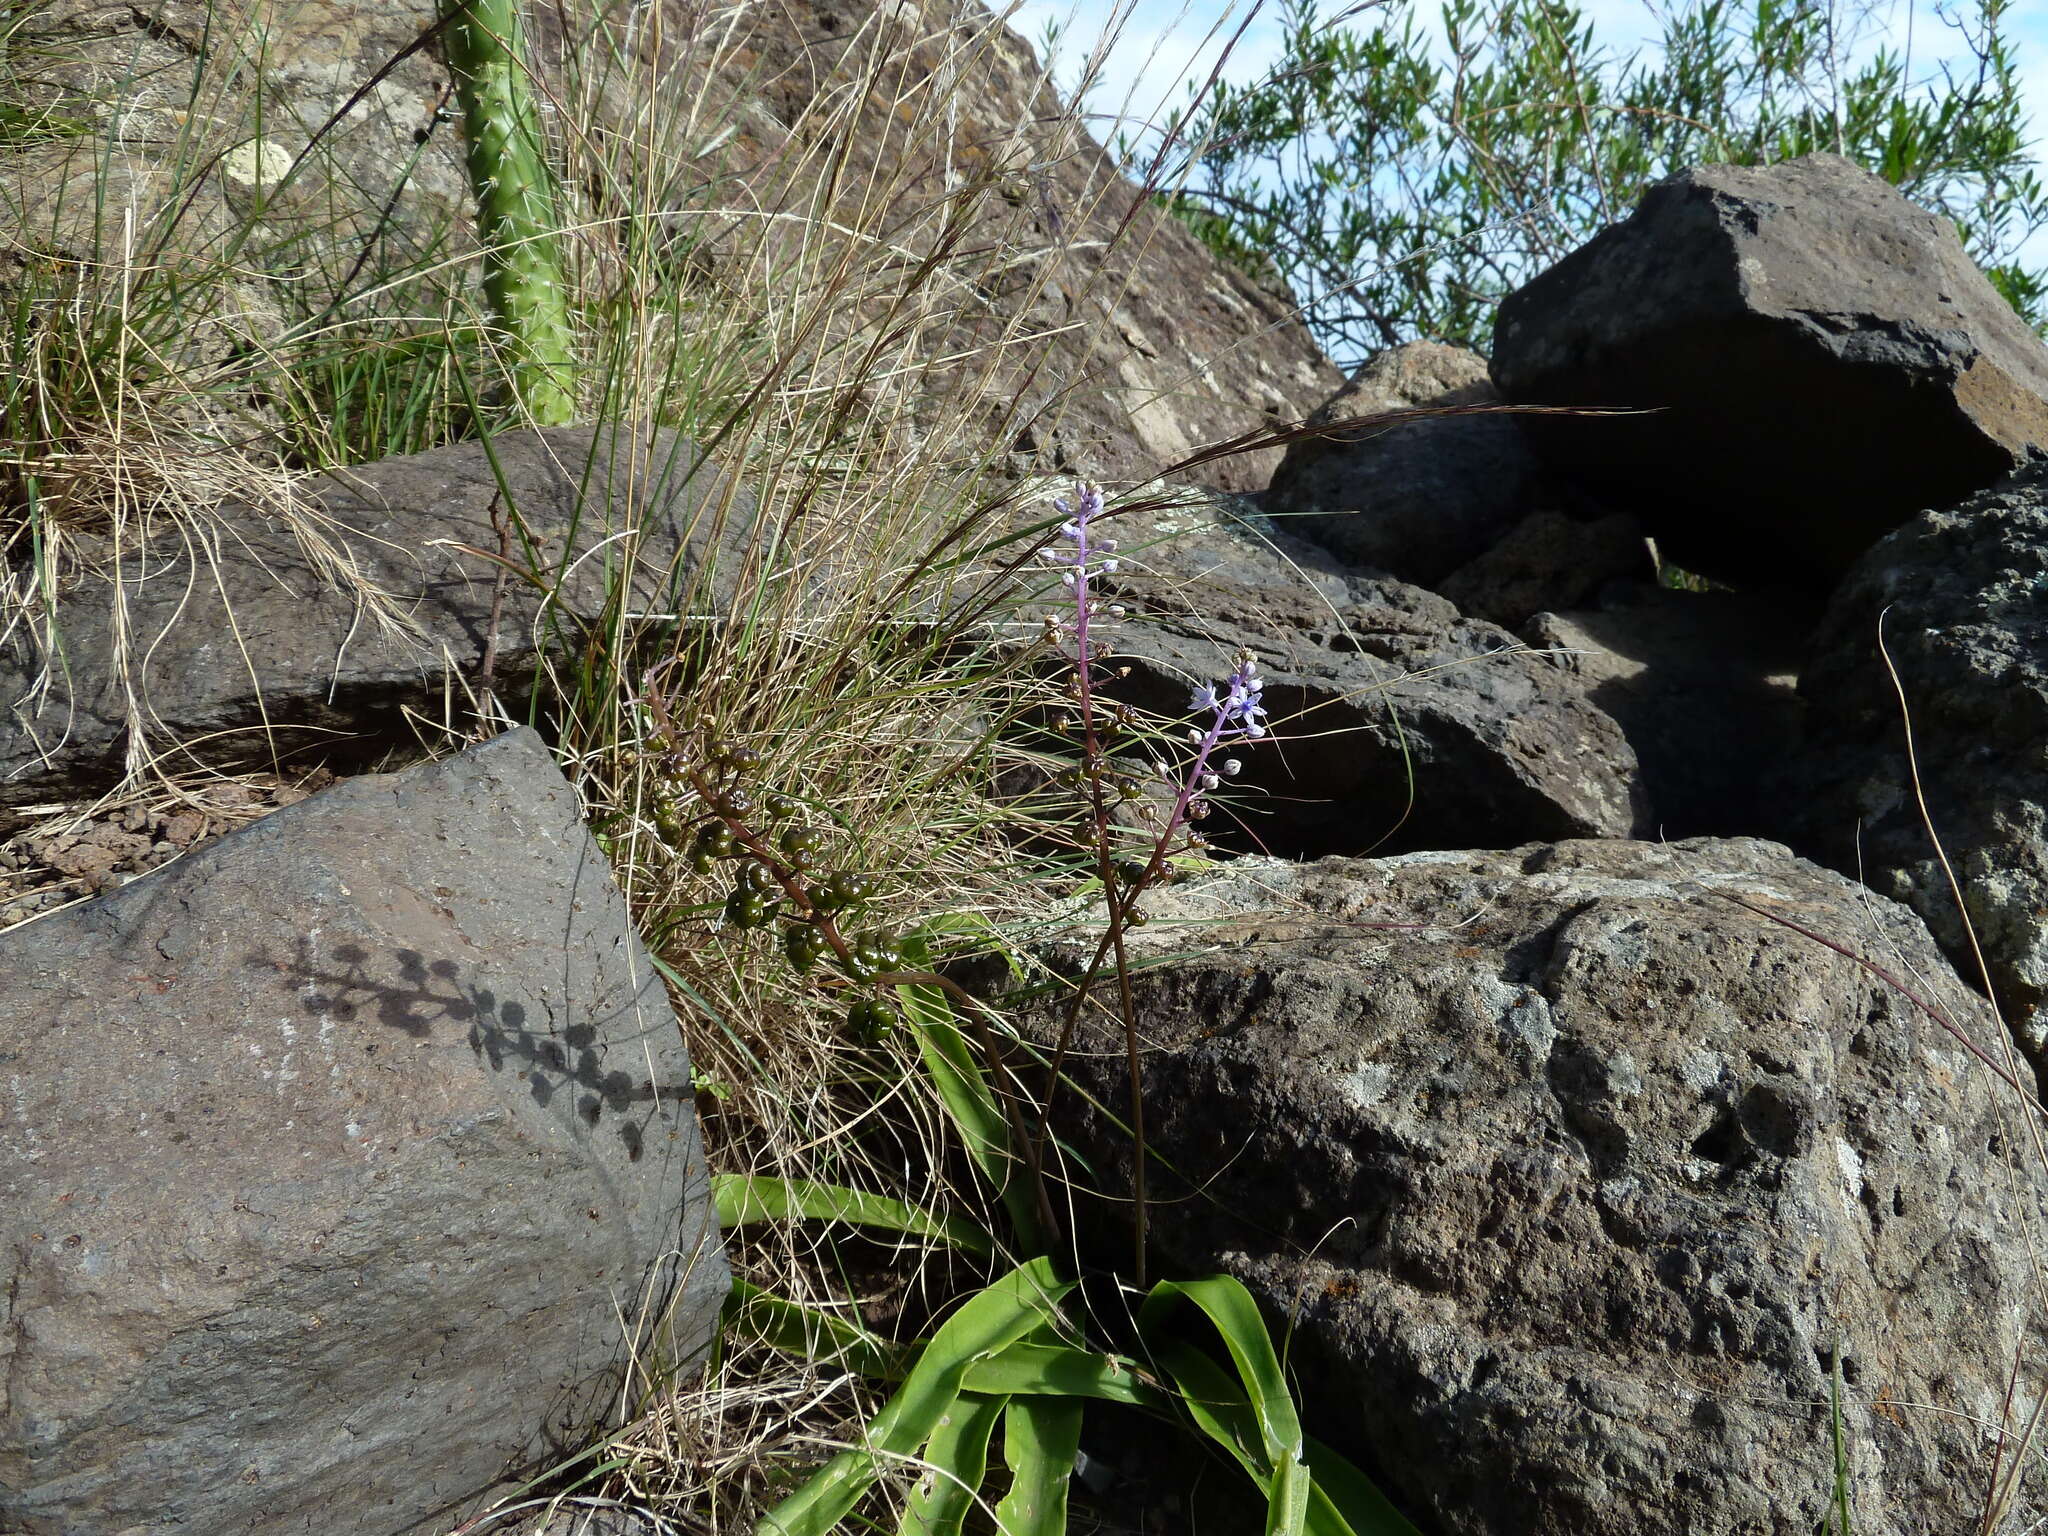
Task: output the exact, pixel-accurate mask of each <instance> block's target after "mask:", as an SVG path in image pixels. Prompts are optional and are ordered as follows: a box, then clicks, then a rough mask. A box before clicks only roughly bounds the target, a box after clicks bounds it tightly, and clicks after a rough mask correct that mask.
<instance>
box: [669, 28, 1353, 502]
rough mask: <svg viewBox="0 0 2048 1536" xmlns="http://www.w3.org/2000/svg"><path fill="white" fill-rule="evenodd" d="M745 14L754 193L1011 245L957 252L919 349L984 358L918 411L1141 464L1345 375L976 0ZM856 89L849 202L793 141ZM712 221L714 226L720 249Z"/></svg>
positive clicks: (940, 236)
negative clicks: (1061, 97) (1098, 133)
mask: <svg viewBox="0 0 2048 1536" xmlns="http://www.w3.org/2000/svg"><path fill="white" fill-rule="evenodd" d="M731 25H732V26H733V28H734V30H733V32H732V34H731V46H730V47H728V48H726V49H725V50H724V51H723V52H722V53H721V54H720V56H719V57H720V63H721V67H720V73H719V80H720V83H721V86H722V88H723V89H724V90H726V91H727V92H729V93H730V96H731V98H732V99H733V100H735V101H741V100H748V99H754V100H758V101H759V103H760V104H761V106H762V108H764V109H765V111H764V112H762V113H747V114H744V115H737V116H735V118H734V123H735V127H736V128H737V129H738V132H737V134H736V136H735V139H734V143H733V147H732V148H731V149H730V150H729V151H727V152H726V153H725V154H724V159H725V162H726V164H727V165H728V166H729V167H730V169H731V173H732V175H733V176H734V177H735V178H736V179H737V180H738V181H739V182H740V183H741V184H743V185H744V186H746V187H747V188H748V189H749V191H750V193H751V194H752V195H753V196H754V197H755V198H757V199H765V200H769V201H771V203H772V204H773V205H774V206H776V207H778V208H781V207H788V208H792V209H795V210H797V211H799V212H800V213H801V214H802V215H803V216H804V217H826V216H830V217H834V218H837V219H840V220H841V221H842V222H848V223H851V224H854V225H857V226H859V227H872V228H874V229H877V230H878V231H880V230H886V231H887V236H888V238H889V239H890V240H891V241H894V242H900V243H901V244H903V245H904V246H906V247H907V248H909V249H913V250H916V251H918V252H920V253H921V254H923V253H937V255H938V257H939V259H942V260H944V259H945V258H944V253H945V252H948V251H961V252H972V251H990V252H997V253H1000V258H1001V259H1000V260H996V261H986V260H984V261H974V262H971V263H967V262H959V261H954V262H953V263H952V266H953V267H955V268H957V274H956V275H952V276H947V275H945V270H946V269H942V275H941V279H940V281H939V283H938V286H937V289H936V290H935V291H934V297H933V300H932V301H931V306H930V307H931V308H932V310H933V313H932V315H931V318H930V320H929V322H928V328H927V332H926V341H925V343H924V345H923V346H922V348H921V351H922V353H923V355H924V356H926V357H930V358H945V357H963V358H966V359H968V361H966V362H965V363H963V364H960V365H957V366H950V365H949V366H948V367H946V368H944V369H942V370H940V371H938V372H925V373H921V374H920V375H919V379H918V390H919V393H920V394H921V396H923V397H924V398H922V399H921V400H919V401H916V402H913V403H912V408H913V409H914V410H916V411H919V412H923V413H926V414H929V413H930V412H932V411H933V410H938V411H942V412H945V413H947V419H948V420H953V419H957V417H958V416H959V414H960V413H961V412H962V411H963V410H965V411H967V412H969V413H971V417H972V419H973V420H975V421H976V422H977V423H978V425H979V426H980V428H981V429H982V430H984V431H987V432H993V433H994V434H995V435H996V437H997V438H998V440H999V441H1003V442H1006V443H1007V444H1008V446H1009V448H1010V450H1011V462H1012V463H1014V464H1015V465H1016V466H1017V467H1019V468H1023V469H1036V470H1042V471H1055V472H1065V473H1070V474H1078V475H1086V476H1088V477H1089V478H1091V479H1096V480H1117V479H1138V480H1142V479H1146V478H1149V477H1150V476H1152V475H1154V474H1157V473H1159V472H1160V471H1161V470H1163V469H1165V468H1167V467H1168V466H1169V465H1170V464H1172V463H1173V462H1175V461H1176V460H1178V459H1181V458H1183V457H1185V456H1187V455H1188V454H1190V453H1192V452H1194V451H1195V450H1196V449H1198V448H1201V447H1204V446H1206V445H1208V444H1211V443H1214V442H1217V441H1220V440H1222V439H1225V438H1230V437H1234V436H1236V435H1238V434H1240V433H1243V432H1246V431H1250V430H1253V429H1256V428H1259V427H1261V426H1266V425H1273V424H1279V423H1287V422H1293V421H1297V420H1299V419H1300V418H1301V417H1303V416H1305V415H1306V414H1307V413H1308V412H1309V411H1310V410H1311V409H1313V408H1314V407H1315V406H1316V405H1317V404H1318V403H1319V402H1320V401H1322V400H1323V399H1324V398H1325V397H1326V396H1327V395H1329V393H1330V392H1331V391H1332V390H1333V389H1335V388H1336V387H1337V386H1338V384H1339V383H1340V382H1341V376H1340V375H1339V374H1338V373H1337V371H1336V369H1335V368H1334V367H1332V366H1331V364H1330V363H1329V362H1328V361H1327V360H1326V359H1325V358H1324V357H1323V355H1322V353H1321V351H1320V350H1319V349H1318V348H1317V347H1316V346H1315V344H1314V342H1313V341H1312V340H1311V339H1310V337H1309V334H1308V331H1307V328H1306V327H1305V326H1304V325H1303V324H1302V323H1301V321H1300V319H1299V318H1298V317H1297V316H1296V315H1295V314H1294V312H1293V306H1292V304H1291V303H1290V302H1289V301H1288V300H1287V299H1286V298H1285V297H1284V296H1282V295H1277V294H1274V293H1272V292H1270V291H1268V290H1266V289H1265V288H1262V287H1261V286H1259V285H1258V284H1257V283H1255V282H1253V281H1252V280H1251V279H1249V278H1248V277H1246V276H1245V275H1244V274H1242V273H1241V272H1238V271H1237V270H1235V269H1234V268H1231V267H1229V266H1227V265H1225V264H1224V263H1223V262H1221V261H1219V260H1218V259H1217V258H1216V257H1215V256H1214V255H1212V254H1211V253H1210V251H1209V250H1208V248H1207V247H1206V246H1204V245H1203V244H1202V243H1201V241H1200V240H1198V239H1197V238H1196V237H1195V236H1194V235H1193V234H1192V233H1190V232H1189V231H1188V229H1187V228H1186V227H1185V226H1183V225H1182V224H1181V223H1180V222H1179V221H1178V220H1176V219H1174V218H1173V217H1171V216H1170V215H1168V214H1166V213H1164V212H1163V211H1162V210H1161V209H1159V208H1158V207H1157V206H1156V205H1154V204H1153V202H1152V201H1151V199H1150V198H1149V197H1147V196H1146V195H1145V193H1144V192H1142V191H1141V190H1140V189H1139V188H1138V187H1136V186H1134V185H1133V184H1132V183H1131V182H1129V181H1127V180H1126V179H1125V178H1124V177H1123V176H1122V175H1121V174H1120V173H1119V172H1118V170H1117V168H1116V166H1115V164H1114V162H1113V161H1112V160H1111V159H1110V158H1109V156H1108V155H1107V154H1105V153H1104V152H1103V150H1102V149H1101V148H1100V147H1099V146H1098V145H1097V144H1095V142H1094V141H1093V140H1092V139H1090V138H1089V137H1088V136H1087V134H1086V133H1085V132H1083V131H1082V130H1081V128H1080V127H1079V126H1078V123H1077V121H1076V119H1075V118H1074V117H1073V115H1072V114H1071V113H1069V112H1067V111H1066V110H1064V109H1063V108H1062V107H1061V105H1060V103H1059V101H1058V99H1057V98H1056V97H1055V96H1054V94H1053V92H1052V91H1051V89H1050V88H1049V86H1048V84H1047V82H1046V79H1045V70H1044V66H1043V65H1042V64H1041V63H1040V62H1039V61H1038V59H1037V58H1036V57H1035V55H1034V54H1033V53H1032V50H1031V48H1030V46H1029V45H1028V44H1027V43H1025V42H1024V41H1023V39H1022V38H1020V37H1018V36H1017V35H1016V34H1015V33H1014V32H1011V31H1009V30H1008V29H1006V28H1004V27H1002V26H1001V25H999V24H997V23H996V22H995V21H994V19H993V17H992V14H991V12H990V11H989V10H988V9H987V8H985V7H984V6H983V5H981V4H980V3H979V0H914V3H910V4H902V3H897V0H821V3H816V4H806V5H802V6H794V5H782V4H772V5H763V6H753V7H747V8H745V9H744V10H742V11H740V12H738V13H736V14H735V15H734V17H733V18H732V21H731ZM863 97H865V100H864V101H863V104H862V105H861V106H860V108H859V110H858V113H857V115H856V117H857V120H856V121H855V122H853V123H852V125H851V126H850V127H835V128H834V129H833V130H832V137H833V139H834V141H835V142H838V143H841V144H843V147H844V150H845V153H846V156H847V159H846V163H845V167H844V169H843V170H840V171H838V172H837V176H838V183H839V186H840V189H841V190H840V196H839V201H838V203H837V204H835V205H832V206H829V207H828V206H824V205H813V204H812V203H811V202H810V201H809V200H808V199H809V197H810V194H811V192H812V191H813V187H812V184H811V182H809V181H807V180H805V179H803V178H802V177H798V178H797V179H795V180H794V181H793V180H792V179H791V177H790V172H789V167H790V165H791V163H792V162H793V160H795V159H797V158H799V155H793V154H792V151H798V152H800V151H801V150H802V147H803V145H804V143H805V142H806V141H807V138H808V137H812V136H816V135H817V134H818V133H820V132H821V131H822V127H821V125H822V123H823V122H824V121H825V120H826V118H825V116H824V114H829V113H832V112H836V111H838V110H839V107H838V105H837V103H840V102H842V101H845V100H848V99H854V100H860V99H862V98H863ZM939 125H943V127H941V126H939ZM729 201H730V200H728V202H729ZM717 225H718V220H717V219H716V218H715V217H711V218H707V219H706V220H705V221H704V226H703V227H704V230H705V232H706V235H707V237H708V238H710V239H711V240H713V241H714V242H715V241H716V240H717V239H718V235H717V232H716V231H717ZM1278 461H1279V453H1278V451H1277V450H1272V449H1267V450H1262V451H1259V452H1256V453H1249V454H1243V455H1238V456H1234V457H1231V458H1226V459H1220V460H1217V461H1214V462H1212V463H1209V464H1207V465H1205V466H1204V467H1203V468H1202V469H1201V471H1200V472H1199V473H1198V474H1197V475H1195V476H1194V477H1193V478H1195V479H1198V480H1200V481H1201V482H1203V483H1205V484H1210V485H1216V486H1221V487H1224V488H1226V489H1232V490H1250V489H1257V488H1261V487H1263V486H1264V485H1265V484H1266V482H1267V480H1268V479H1269V478H1270V477H1271V475H1272V472H1273V468H1274V466H1275V464H1276V463H1277V462H1278Z"/></svg>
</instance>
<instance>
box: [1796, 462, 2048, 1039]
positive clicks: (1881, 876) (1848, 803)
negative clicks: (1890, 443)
mask: <svg viewBox="0 0 2048 1536" xmlns="http://www.w3.org/2000/svg"><path fill="white" fill-rule="evenodd" d="M1880 620H1882V624H1883V644H1884V650H1883V651H1880V649H1879V623H1880ZM1886 652H1888V653H1889V656H1890V667H1891V668H1896V670H1897V674H1898V685H1897V689H1895V688H1894V686H1893V682H1892V677H1891V672H1890V670H1889V669H1888V668H1887V664H1886V660H1885V653H1886ZM1899 690H1903V692H1904V694H1905V701H1906V706H1907V708H1908V709H1909V710H1910V711H1911V718H1912V729H1913V745H1914V747H1915V749H1916V753H1917V758H1916V759H1915V760H1909V759H1908V757H1907V754H1906V734H1905V724H1904V717H1903V716H1902V714H1901V710H1900V704H1899ZM1800 692H1801V694H1802V695H1803V696H1804V697H1805V700H1806V704H1807V708H1808V709H1809V710H1810V711H1811V719H1812V724H1811V729H1810V731H1809V745H1808V747H1807V750H1806V754H1805V758H1804V761H1803V764H1802V767H1801V770H1800V774H1799V778H1798V783H1797V788H1796V794H1795V798H1794V802H1793V803H1794V804H1795V805H1796V806H1797V808H1798V825H1799V827H1800V829H1801V831H1802V833H1803V835H1804V838H1805V840H1806V841H1807V842H1808V843H1810V844H1811V845H1812V846H1813V847H1814V848H1815V849H1816V850H1817V851H1819V852H1820V853H1821V854H1823V855H1824V856H1825V857H1826V858H1827V859H1828V861H1829V862H1831V863H1833V864H1834V865H1835V867H1836V868H1838V869H1842V870H1844V871H1847V872H1851V873H1858V872H1860V874H1861V876H1862V878H1864V879H1866V880H1868V881H1869V882H1870V884H1871V885H1873V886H1875V887H1876V888H1877V889H1878V890H1880V891H1882V892H1884V893H1885V894H1886V895H1888V896H1891V897H1893V898H1895V899H1897V900H1900V901H1904V902H1906V903H1908V904H1909V905H1911V906H1912V907H1913V909H1914V910H1915V911H1917V912H1918V913H1919V914H1920V915H1921V916H1922V917H1923V918H1925V919H1926V921H1927V925H1928V926H1929V927H1930V928H1932V929H1933V930H1934V932H1935V934H1936V935H1937V936H1939V937H1940V938H1941V940H1942V942H1943V944H1944V945H1945V946H1946V948H1947V949H1948V952H1949V955H1950V957H1951V958H1952V959H1954V961H1955V962H1956V965H1957V968H1958V969H1959V970H1961V971H1962V973H1963V974H1964V975H1966V976H1968V977H1970V978H1971V979H1972V980H1973V981H1975V980H1977V979H1978V972H1977V964H1976V960H1975V958H1974V955H1973V952H1972V941H1971V937H1970V933H1969V932H1968V931H1966V929H1965V926H1964V922H1963V920H1962V916H1961V915H1960V914H1959V913H1958V912H1957V910H1956V903H1955V895H1954V892H1953V891H1952V890H1951V888H1950V885H1949V880H1948V876H1947V874H1946V873H1945V872H1944V871H1943V869H1942V867H1941V863H1940V860H1939V858H1938V857H1937V854H1936V851H1935V848H1934V845H1933V843H1931V842H1930V841H1929V840H1928V836H1927V829H1926V826H1925V825H1924V823H1923V821H1922V816H1921V808H1920V804H1919V801H1918V799H1917V798H1916V793H1915V789H1916V784H1915V775H1914V768H1915V766H1916V765H1917V768H1918V784H1917V787H1918V789H1919V791H1921V792H1923V793H1924V794H1925V796H1926V802H1927V811H1928V813H1929V814H1930V815H1931V817H1932V819H1933V824H1934V828H1935V830H1936V831H1937V832H1938V833H1939V834H1940V836H1941V839H1942V843H1943V846H1944V847H1945V848H1946V849H1947V851H1948V854H1949V857H1950V858H1951V859H1952V860H1953V862H1954V866H1955V872H1956V875H1957V877H1958V880H1959V883H1960V886H1961V890H1962V896H1963V903H1964V906H1965V908H1966V910H1967V913H1968V917H1969V923H1970V927H1971V928H1973V929H1974V931H1975V935H1976V942H1977V943H1979V944H1981V945H1982V946H1983V950H1984V956H1985V959H1986V961H1987V962H1988V963H1989V966H1990V972H1991V975H1990V980H1991V984H1992V985H1993V987H1994V988H1995V989H1996V990H1997V994H1998V996H1999V998H2000V1000H2001V1002H2002V1003H2003V1004H2004V1006H2005V1009H2006V1014H2007V1018H2008V1019H2009V1020H2010V1021H2011V1022H2012V1024H2013V1026H2014V1027H2015V1028H2016V1029H2017V1030H2018V1031H2019V1033H2020V1035H2021V1037H2022V1039H2024V1040H2025V1041H2026V1042H2027V1044H2028V1046H2029V1047H2030V1049H2032V1050H2033V1051H2034V1052H2035V1054H2036V1055H2037V1056H2042V1055H2044V1054H2048V921H2044V918H2043V913H2044V912H2048V468H2042V467H2037V468H2032V469H2029V470H2028V471H2026V472H2025V473H2024V474H2022V475H2019V476H2016V477H2015V478H2014V479H2013V480H2011V481H2010V482H2008V483H2007V484H2005V485H2002V486H2000V487H1998V488H1997V489H1996V490H1993V491H1989V492H1986V493H1985V494H1984V495H1982V496H1979V497H1976V498H1975V499H1973V500H1971V501H1967V502H1965V503H1963V504H1962V505H1961V506H1958V507H1955V508H1953V509H1951V510H1949V511H1945V512H1928V513H1925V514H1923V515H1922V516H1920V517H1917V518H1915V519H1914V520H1913V521H1912V522H1910V523H1908V524H1907V525H1906V526H1905V527H1903V528H1901V529H1900V530H1899V531H1898V532H1897V533H1895V534H1893V535H1892V536H1891V537H1890V538H1888V539H1886V540H1885V541H1884V542H1883V543H1881V544H1879V545H1878V546H1877V547H1876V548H1875V549H1873V550H1871V552H1870V553H1869V554H1868V555H1867V556H1865V557H1864V559H1863V560H1862V562H1861V563H1860V564H1859V565H1858V566H1857V567H1856V569H1855V571H1854V572H1852V573H1851V575H1850V577H1849V579H1848V580H1847V581H1846V582H1844V583H1843V585H1842V588H1841V590H1840V591H1839V592H1837V593H1836V594H1835V600H1834V602H1833V604H1832V605H1831V606H1830V607H1829V609H1828V613H1827V619H1826V622H1825V624H1824V625H1823V626H1822V628H1821V632H1820V634H1819V635H1818V637H1817V638H1816V639H1815V641H1814V645H1813V652H1812V659H1811V660H1810V662H1809V663H1808V665H1807V668H1806V670H1805V672H1804V674H1803V675H1802V677H1801V678H1800Z"/></svg>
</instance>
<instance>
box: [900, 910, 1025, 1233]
mask: <svg viewBox="0 0 2048 1536" xmlns="http://www.w3.org/2000/svg"><path fill="white" fill-rule="evenodd" d="M903 955H904V959H905V961H906V962H907V963H908V964H910V965H912V966H914V967H916V968H918V969H920V970H922V969H928V968H929V967H930V965H931V952H930V949H929V948H928V947H927V945H926V944H925V943H924V941H923V940H922V939H918V938H914V937H913V938H910V939H906V940H905V941H904V945H903ZM896 997H897V1001H898V1002H899V1003H900V1004H901V1006H902V1008H903V1016H904V1018H905V1019H906V1020H908V1021H909V1023H910V1025H911V1027H912V1028H913V1029H914V1030H916V1032H917V1045H918V1051H919V1053H920V1054H921V1055H922V1056H923V1057H924V1064H925V1070H926V1071H927V1072H929V1073H930V1074H931V1079H932V1086H933V1087H934V1088H935V1089H937V1090H938V1094H939V1098H940V1100H941V1102H943V1103H944V1104H945V1106H946V1112H947V1114H949V1115H950V1116H951V1117H952V1119H953V1123H954V1125H955V1126H956V1127H958V1129H959V1132H960V1140H961V1143H962V1144H963V1145H964V1146H965V1147H966V1148H967V1155H968V1156H969V1157H970V1158H972V1159H973V1160H974V1165H975V1166H976V1167H977V1168H979V1169H980V1170H981V1172H982V1175H983V1177H985V1178H986V1179H987V1180H988V1181H989V1184H990V1186H991V1187H992V1188H994V1189H996V1190H998V1191H999V1192H1000V1193H1001V1196H1002V1201H1003V1209H1004V1211H1005V1212H1007V1213H1008V1215H1009V1218H1010V1224H1011V1228H1012V1232H1013V1234H1014V1236H1015V1238H1016V1241H1017V1242H1018V1243H1019V1244H1020V1245H1021V1246H1022V1247H1023V1248H1024V1249H1025V1250H1026V1251H1027V1252H1037V1251H1040V1250H1042V1249H1043V1248H1044V1247H1045V1243H1046V1234H1045V1233H1044V1232H1042V1231H1041V1230H1040V1224H1039V1219H1038V1207H1037V1204H1036V1197H1035V1195H1034V1193H1033V1191H1032V1189H1031V1185H1030V1180H1029V1179H1028V1178H1026V1177H1025V1173H1024V1160H1023V1158H1022V1157H1020V1156H1018V1155H1016V1151H1015V1149H1013V1148H1012V1147H1011V1145H1010V1124H1009V1120H1008V1118H1007V1117H1006V1116H1005V1115H1004V1113H1003V1107H1002V1105H1001V1104H999V1103H998V1102H997V1101H996V1096H995V1090H994V1089H992V1088H990V1087H989V1084H988V1079H987V1078H986V1077H984V1076H983V1075H982V1071H981V1064H980V1063H979V1062H978V1061H976V1060H975V1057H974V1051H973V1048H972V1047H971V1046H969V1044H968V1043H967V1037H966V1035H965V1034H964V1033H962V1031H961V1029H960V1025H959V1022H958V1020H957V1019H955V1017H954V1015H953V1005H952V1003H951V1002H949V1001H948V1000H947V998H946V994H945V993H943V992H941V991H940V990H939V989H938V988H937V987H921V986H902V987H898V988H897V989H896Z"/></svg>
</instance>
